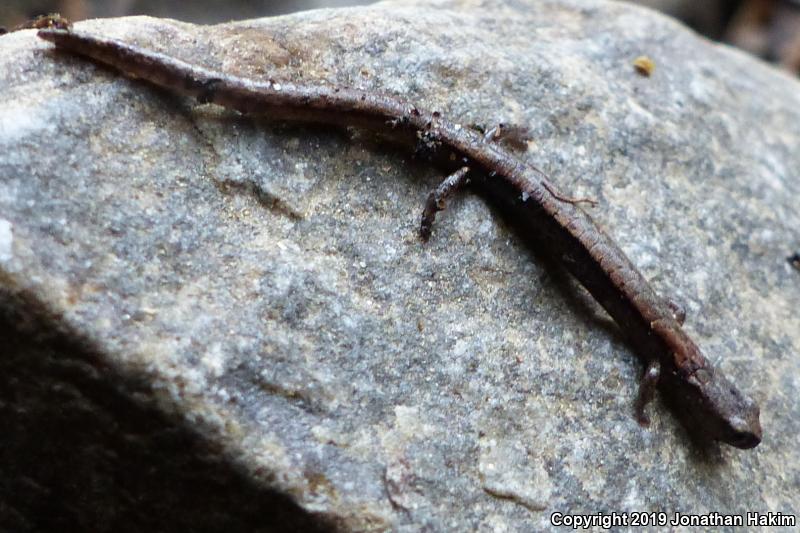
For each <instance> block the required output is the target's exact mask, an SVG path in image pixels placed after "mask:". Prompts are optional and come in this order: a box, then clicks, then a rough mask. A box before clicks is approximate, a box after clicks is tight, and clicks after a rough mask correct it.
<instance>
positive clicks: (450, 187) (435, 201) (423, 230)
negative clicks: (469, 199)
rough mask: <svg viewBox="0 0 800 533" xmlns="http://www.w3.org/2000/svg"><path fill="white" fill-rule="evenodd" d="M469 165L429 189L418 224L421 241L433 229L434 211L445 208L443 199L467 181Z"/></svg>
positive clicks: (429, 234) (428, 235)
mask: <svg viewBox="0 0 800 533" xmlns="http://www.w3.org/2000/svg"><path fill="white" fill-rule="evenodd" d="M468 174H469V167H461V168H460V169H458V170H456V171H455V172H453V173H452V174H450V175H449V176H447V177H446V178H445V179H444V180H443V181H442V182H441V183H440V184H439V186H438V187H436V188H435V189H434V190H432V191H431V193H430V194H429V195H428V200H427V201H426V202H425V209H424V210H423V211H422V222H421V223H420V225H419V234H420V237H422V240H423V241H427V240H428V239H429V238H430V236H431V232H432V231H433V221H434V220H436V213H438V212H439V211H441V210H443V209H444V208H445V201H446V200H447V199H448V198H450V197H451V196H453V195H454V194H455V193H456V192H458V191H459V190H460V189H462V188H463V187H464V186H465V185H466V184H467V182H468V180H467V175H468Z"/></svg>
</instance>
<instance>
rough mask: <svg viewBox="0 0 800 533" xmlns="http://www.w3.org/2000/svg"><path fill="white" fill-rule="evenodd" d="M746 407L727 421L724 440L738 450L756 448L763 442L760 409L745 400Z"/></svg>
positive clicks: (747, 399) (753, 403) (749, 400)
mask: <svg viewBox="0 0 800 533" xmlns="http://www.w3.org/2000/svg"><path fill="white" fill-rule="evenodd" d="M743 400H744V404H745V405H744V406H743V409H741V410H740V411H739V412H738V413H736V414H732V415H730V416H729V417H728V418H727V419H726V420H725V422H726V424H725V428H724V430H723V434H722V438H721V439H720V440H722V441H723V442H727V443H728V444H730V445H731V446H736V447H737V448H743V449H748V448H755V447H756V446H758V444H759V443H760V442H761V422H760V421H759V414H760V413H759V409H758V406H757V405H756V404H755V402H754V401H753V400H751V399H750V398H743Z"/></svg>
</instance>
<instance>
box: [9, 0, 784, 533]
mask: <svg viewBox="0 0 800 533" xmlns="http://www.w3.org/2000/svg"><path fill="white" fill-rule="evenodd" d="M78 28H79V29H81V30H83V31H88V32H93V33H97V34H102V35H106V36H112V37H117V38H121V39H125V40H127V41H131V42H136V43H139V44H141V45H143V46H147V47H149V48H153V49H157V50H160V51H163V52H166V53H169V54H171V55H175V56H177V57H180V58H182V59H184V60H186V61H190V62H192V63H197V64H202V65H205V66H207V67H211V68H215V69H219V70H223V71H226V72H231V73H235V74H239V75H243V76H251V77H257V78H267V77H272V78H276V79H303V80H314V81H317V80H320V81H326V82H329V83H336V84H342V85H348V86H356V87H360V88H365V89H375V90H380V91H383V92H387V93H390V94H398V95H403V96H405V97H407V98H409V99H411V100H413V101H416V102H419V103H420V104H421V105H424V106H425V107H428V108H434V109H438V110H441V111H442V112H444V113H445V114H446V115H447V116H448V117H450V118H451V119H453V120H456V121H460V122H462V123H465V124H469V123H480V124H488V125H491V124H495V123H498V122H511V123H515V124H520V125H523V126H526V127H528V128H529V129H530V133H531V136H532V139H533V140H532V141H531V142H530V143H529V147H528V150H527V152H526V153H524V154H523V155H522V156H521V157H523V158H524V159H526V160H527V161H529V162H531V163H533V164H536V165H537V166H539V167H540V168H543V169H544V170H545V171H547V172H548V173H550V174H551V175H552V179H553V181H554V182H556V183H557V184H558V185H559V187H560V188H561V189H562V190H565V191H568V192H570V193H571V194H574V195H579V196H591V197H594V198H596V199H597V200H598V201H599V207H598V208H595V209H594V210H593V211H592V214H593V216H594V217H595V218H596V220H598V222H599V223H600V224H601V225H603V226H604V227H606V228H607V229H608V230H609V231H610V233H611V234H612V235H613V236H614V237H615V238H616V239H617V240H618V242H619V243H620V244H621V246H622V247H623V249H624V250H625V251H626V252H627V253H628V254H629V255H630V256H631V258H632V259H633V261H634V263H635V264H637V265H638V266H639V267H640V269H641V270H642V272H643V273H644V274H645V276H646V277H648V278H650V279H652V281H653V284H654V286H655V287H656V288H657V289H658V290H659V291H660V292H662V293H664V294H669V295H671V296H673V297H674V298H675V299H677V300H678V301H681V302H683V303H684V304H685V306H686V308H687V311H688V318H687V328H688V330H689V332H690V333H691V334H692V335H693V336H694V337H695V338H696V340H697V341H698V342H699V344H700V345H701V346H702V347H703V349H704V351H705V353H706V354H707V355H708V356H709V357H710V358H711V359H712V360H713V361H714V362H716V363H717V365H718V366H719V367H721V368H723V369H724V370H725V372H726V373H727V374H728V375H729V376H730V377H731V379H732V380H733V381H734V382H736V383H737V385H738V386H739V387H740V388H742V389H743V390H746V391H748V392H749V393H750V394H752V396H753V397H754V398H756V399H757V401H758V402H759V403H760V404H761V409H762V424H763V426H764V441H763V443H762V444H761V445H760V446H759V447H758V448H756V449H754V450H752V451H745V452H743V451H740V450H735V449H733V448H730V447H727V446H719V447H714V448H712V449H698V448H697V447H696V446H695V445H693V444H692V443H691V441H690V440H689V439H688V438H687V436H686V434H685V433H684V432H683V430H682V429H681V426H680V425H679V424H678V423H677V422H676V420H675V419H674V418H673V417H672V416H671V415H670V414H669V412H668V411H666V410H665V409H664V407H663V405H661V404H660V403H659V402H656V404H655V405H654V406H653V408H652V410H651V413H652V418H653V423H652V426H651V427H650V428H649V429H643V428H640V427H639V426H638V425H637V424H636V422H635V420H634V418H633V417H632V403H633V400H634V398H635V394H636V381H637V379H638V377H639V375H640V372H641V370H642V369H641V366H640V364H639V362H638V360H637V359H636V357H635V355H634V354H633V353H632V352H631V351H630V350H629V348H628V347H627V346H626V345H625V344H624V343H623V342H622V341H621V340H620V337H619V335H618V334H617V333H616V330H615V326H614V325H613V324H612V323H610V322H609V320H608V319H607V318H606V317H605V316H604V315H603V314H602V312H601V311H599V309H598V307H597V306H596V305H595V304H594V303H593V302H592V301H591V300H590V299H589V298H588V297H587V296H586V295H585V293H583V292H582V290H581V289H579V288H578V287H576V286H575V284H574V283H572V282H570V281H569V280H567V279H565V278H564V276H563V275H562V274H560V273H559V271H558V270H557V269H553V268H552V267H550V266H547V265H546V263H544V262H542V261H540V260H539V258H538V257H536V256H535V255H533V254H531V253H530V252H529V251H528V250H527V249H526V248H525V247H524V246H523V245H522V243H521V240H520V238H519V236H518V235H515V234H514V233H513V232H511V231H509V228H507V227H506V226H504V225H503V224H501V223H500V222H498V217H497V216H496V215H497V214H496V213H493V212H492V211H491V210H490V209H489V208H487V207H486V205H485V204H484V203H483V202H482V201H481V200H480V199H479V198H476V197H472V196H463V197H459V198H457V199H455V200H454V201H452V202H451V205H450V206H449V209H448V211H446V212H445V213H444V214H443V216H442V217H441V218H440V221H439V223H438V226H437V228H436V231H435V233H434V236H433V238H432V240H431V242H430V243H428V244H427V245H422V244H421V243H420V242H419V240H418V238H417V236H416V228H417V224H418V217H419V213H420V209H421V205H422V202H423V201H424V198H425V197H426V195H427V192H428V190H429V189H430V188H431V187H432V186H433V185H434V184H435V183H437V180H438V178H439V176H438V175H437V173H436V170H435V169H433V168H431V167H430V166H428V165H426V164H424V163H422V162H419V161H414V160H413V159H410V158H409V157H408V156H407V155H405V154H401V153H397V152H395V151H393V150H392V149H390V148H385V147H382V146H380V145H375V144H374V143H372V142H370V141H369V139H365V138H363V137H359V136H358V135H353V134H351V133H348V132H342V131H338V130H333V129H330V128H324V127H304V126H296V125H292V126H286V125H276V124H271V123H269V122H268V121H266V120H257V119H253V118H242V117H237V116H234V115H233V114H231V113H228V112H224V111H221V110H219V109H216V108H214V107H213V106H208V105H205V106H202V105H197V104H195V103H192V102H188V101H185V100H183V99H180V98H176V97H174V96H172V95H169V94H167V93H164V92H161V91H157V90H154V89H152V88H150V87H148V86H146V85H144V84H142V83H137V82H133V81H129V80H125V79H122V78H120V77H118V76H116V75H115V74H113V73H111V72H108V71H105V70H102V69H98V68H96V67H95V66H92V65H90V64H87V63H85V62H83V61H81V60H78V59H73V58H69V57H64V56H60V55H55V54H53V53H52V52H51V51H50V46H49V45H48V44H47V43H45V42H42V41H39V40H38V39H36V37H35V35H34V33H33V32H32V31H25V32H18V33H13V34H9V35H6V36H4V37H0V64H1V65H2V68H0V93H2V94H3V101H2V102H0V286H2V293H0V294H2V309H3V311H2V321H1V322H2V325H1V326H0V331H1V332H2V333H1V334H2V340H3V343H4V344H3V349H4V350H6V352H7V353H4V354H2V355H0V371H1V372H0V384H2V386H0V390H6V391H9V392H7V393H3V394H2V395H0V427H3V426H4V427H5V429H4V430H3V433H4V437H3V438H4V440H5V441H7V442H5V443H4V444H6V446H4V447H2V449H1V450H0V473H2V476H0V478H2V479H0V491H2V492H1V493H0V529H3V527H2V526H3V525H4V524H6V525H8V524H11V525H13V527H14V528H15V529H16V530H25V529H37V528H41V526H42V524H45V525H48V524H49V525H52V524H57V525H61V526H64V527H65V526H67V525H75V524H77V525H82V526H84V527H85V526H86V525H87V524H91V525H93V527H94V528H95V530H104V529H106V530H112V529H113V530H125V529H126V528H128V530H131V531H134V530H141V529H142V528H143V527H145V526H148V527H149V528H151V529H158V528H164V529H169V527H166V526H165V524H167V525H172V526H175V527H177V526H181V527H188V528H195V529H203V528H204V527H207V528H208V529H213V527H214V526H215V525H219V524H228V525H229V526H233V529H236V528H241V529H242V530H257V529H259V528H261V529H274V528H280V525H281V524H283V525H284V526H286V525H287V524H289V522H288V521H290V520H294V521H296V522H295V524H294V526H295V527H300V526H297V524H304V525H305V526H308V525H309V524H311V523H316V524H318V525H320V526H321V527H323V528H328V527H339V528H342V529H348V530H381V529H386V528H391V529H396V530H407V531H415V530H419V529H420V528H428V529H432V530H454V531H459V530H460V531H468V530H475V529H479V530H489V531H530V530H541V529H543V528H548V527H549V525H550V516H551V513H553V512H563V513H578V512H581V513H595V512H605V513H610V512H611V511H618V512H634V511H664V512H667V513H673V512H681V513H708V512H713V511H716V512H719V513H735V514H742V513H745V512H747V511H762V512H766V511H772V512H783V513H793V512H794V513H796V512H797V510H798V509H800V496H798V495H800V476H799V475H798V472H799V471H800V470H798V466H799V464H798V463H799V462H800V461H799V460H798V459H799V457H800V456H799V455H798V454H799V453H800V452H798V446H797V444H798V442H797V435H798V433H799V432H800V417H798V412H799V410H800V405H799V403H798V402H799V400H798V397H799V396H800V395H799V394H798V380H797V376H798V375H800V354H799V353H798V352H800V314H798V312H797V302H798V301H800V272H797V271H795V270H793V269H792V268H791V267H790V265H789V264H788V263H787V261H786V257H787V256H788V255H790V254H791V253H792V252H794V251H796V250H797V249H798V248H800V241H798V240H797V239H798V237H797V228H798V227H800V211H798V209H797V204H796V202H797V198H798V196H799V195H800V180H798V179H797V169H799V168H800V150H797V146H799V145H800V85H798V82H797V81H796V80H794V79H791V78H789V77H787V76H785V75H783V74H781V73H779V72H778V71H776V70H774V69H772V68H770V67H768V66H765V65H763V64H761V63H759V62H758V61H756V60H754V59H751V58H749V57H747V56H745V55H743V54H741V53H737V52H735V51H732V50H730V49H727V48H725V47H721V46H716V45H714V44H712V43H710V42H708V41H705V40H704V39H702V38H699V37H697V36H696V35H694V34H693V33H691V32H690V31H688V30H686V29H685V28H683V27H682V26H680V25H679V24H677V23H675V22H673V21H671V20H669V19H667V18H665V17H663V16H660V15H658V14H656V13H654V12H651V11H648V10H645V9H642V8H636V7H633V6H629V5H625V4H617V3H609V2H601V1H589V0H586V1H577V0H573V1H567V0H563V1H548V2H539V1H534V0H519V1H511V0H509V1H506V2H490V1H484V2H481V1H472V0H460V1H456V0H454V1H437V2H428V1H425V2H422V1H420V2H413V1H405V2H388V3H382V4H378V5H375V6H371V7H363V8H354V9H342V10H324V11H315V12H307V13H301V14H297V15H292V16H288V17H280V18H274V19H261V20H252V21H245V22H237V23H230V24H224V25H219V26H213V27H197V26H192V25H187V24H182V23H177V22H174V21H168V20H155V19H148V18H128V19H117V20H96V21H90V22H85V23H80V24H78ZM639 55H647V56H649V57H651V58H652V59H654V61H655V63H656V69H655V71H654V72H653V75H652V76H651V77H649V78H646V77H642V76H640V75H638V74H637V73H636V72H635V70H634V69H633V67H632V61H633V59H634V58H636V57H637V56H639ZM292 501H293V502H296V505H295V504H293V503H291V502H292ZM43 509H44V510H47V512H48V513H49V514H47V513H46V516H49V518H47V519H45V518H42V515H41V512H42V510H43ZM278 512H281V513H283V514H280V515H279V514H276V513H278ZM47 520H50V522H48V521H47Z"/></svg>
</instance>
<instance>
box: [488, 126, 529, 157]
mask: <svg viewBox="0 0 800 533" xmlns="http://www.w3.org/2000/svg"><path fill="white" fill-rule="evenodd" d="M530 139H531V136H530V132H529V131H528V128H525V127H523V126H517V125H515V124H505V123H503V122H501V123H500V124H498V125H497V126H495V127H493V128H491V129H490V130H488V131H486V132H484V134H483V140H484V141H486V142H500V143H501V144H504V145H505V146H507V147H509V148H511V149H513V150H516V151H518V152H524V151H526V150H527V149H528V141H529V140H530Z"/></svg>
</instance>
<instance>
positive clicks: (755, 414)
mask: <svg viewBox="0 0 800 533" xmlns="http://www.w3.org/2000/svg"><path fill="white" fill-rule="evenodd" d="M39 36H40V37H41V38H43V39H45V40H47V41H50V42H52V43H54V44H55V46H56V48H57V49H58V50H62V51H64V52H69V53H71V54H75V55H79V56H83V57H86V58H88V59H90V60H92V61H94V62H96V63H99V64H101V65H105V66H107V67H111V68H114V69H116V70H118V71H120V72H121V73H123V74H124V75H125V76H128V77H131V78H137V79H142V80H145V81H147V82H149V83H151V84H154V85H156V86H159V87H162V88H165V89H167V90H169V91H172V92H175V93H178V94H181V95H184V96H187V97H192V98H195V99H197V100H198V101H199V102H202V103H213V104H217V105H220V106H223V107H225V108H228V109H232V110H235V111H238V112H240V113H243V114H258V115H263V116H265V117H269V118H271V119H275V120H290V121H303V122H315V123H324V124H331V125H337V126H346V127H360V128H367V129H370V130H373V131H376V132H378V133H380V134H382V135H383V136H385V137H388V138H389V139H390V140H392V141H397V142H403V143H404V144H407V145H411V146H415V147H416V148H417V150H421V151H423V152H426V153H428V154H429V155H431V156H432V158H434V159H435V160H436V162H437V163H438V164H440V165H442V166H444V167H445V168H446V169H447V170H448V172H450V173H451V175H450V176H449V177H448V178H447V179H446V180H445V181H444V182H442V184H441V185H440V186H439V187H438V188H437V189H436V190H435V191H433V192H432V193H431V196H430V197H429V199H428V202H427V204H426V206H425V210H424V214H423V221H422V225H421V228H420V231H421V234H422V236H423V238H427V237H428V236H429V235H430V231H431V226H432V224H433V220H434V217H435V215H436V212H437V211H440V210H441V209H442V208H443V207H444V200H445V199H446V198H447V197H448V196H449V195H451V194H453V193H454V192H455V191H456V190H458V189H460V188H462V187H464V186H465V185H469V186H470V187H471V188H472V189H474V190H475V191H476V192H478V193H479V194H481V195H482V196H484V197H485V198H487V199H488V200H489V201H490V202H493V203H496V204H499V205H500V206H501V209H502V211H503V212H504V213H505V214H508V215H511V216H512V217H513V219H514V221H515V223H516V224H517V225H520V226H522V228H523V229H524V230H525V231H526V232H530V233H531V234H532V235H533V236H534V239H535V240H536V241H537V242H538V243H540V244H541V245H542V246H543V247H544V248H545V249H546V250H547V251H548V252H549V253H550V254H552V256H553V257H554V258H555V259H557V260H558V261H559V262H560V263H561V264H562V265H563V266H564V267H565V268H566V269H567V271H569V272H570V273H571V274H572V275H573V276H574V277H575V278H576V279H577V280H578V281H579V282H580V283H581V284H582V285H583V286H584V287H585V288H586V289H587V290H588V291H589V293H591V294H592V296H593V297H594V298H595V299H596V300H597V301H598V302H599V303H600V305H602V306H603V308H605V310H606V311H607V312H608V313H609V314H610V315H611V317H612V318H613V319H614V320H615V321H616V322H617V324H618V325H619V327H620V328H621V330H622V331H623V333H624V334H625V335H626V336H627V338H628V340H629V342H630V343H631V344H632V345H633V347H634V348H635V349H636V352H637V353H638V354H639V356H640V358H641V359H642V360H643V362H644V363H645V367H646V370H645V373H644V378H643V379H642V384H641V388H640V395H639V400H638V401H637V412H638V417H639V420H640V422H641V423H642V424H647V418H646V417H645V415H644V412H643V409H644V406H645V405H646V404H647V402H648V401H649V400H650V399H651V397H652V394H653V391H654V389H655V388H656V386H657V387H658V389H659V390H660V391H661V393H662V395H663V396H664V398H665V399H666V400H667V404H668V405H669V406H670V407H671V408H672V410H673V411H674V412H675V413H676V415H677V416H678V418H679V419H680V420H681V421H682V422H683V423H684V424H685V425H686V427H687V428H688V429H689V430H690V431H692V432H693V433H695V434H697V435H700V436H701V437H704V438H706V439H715V440H719V441H723V442H726V443H728V444H730V445H732V446H736V447H739V448H752V447H754V446H756V445H758V443H759V442H760V441H761V425H760V422H759V408H758V406H757V405H756V403H755V402H754V401H753V400H752V399H750V398H749V397H747V396H746V395H744V394H742V393H741V392H739V391H738V390H737V389H736V388H735V387H734V386H733V384H732V383H731V382H730V381H728V379H727V378H726V377H725V376H724V375H723V374H722V372H720V371H719V370H717V369H714V368H713V367H712V365H711V363H710V362H709V361H708V360H707V359H706V358H705V357H704V356H703V355H702V354H701V352H700V350H699V348H698V347H697V345H695V343H694V342H692V340H691V339H690V338H689V337H688V336H687V335H686V333H685V332H684V331H683V329H682V327H681V326H682V323H683V317H682V313H679V312H676V307H675V306H674V305H672V304H671V303H670V302H669V301H667V300H665V299H664V298H662V297H660V296H658V295H657V294H656V293H655V291H654V290H653V289H652V288H651V287H650V285H649V284H648V282H647V281H646V280H645V279H644V277H643V276H642V275H641V274H640V273H639V271H638V270H637V269H636V267H634V265H633V264H632V263H631V261H630V260H629V259H628V258H627V257H626V255H625V254H624V253H623V251H622V250H621V249H620V248H619V246H618V245H617V244H616V243H615V242H614V241H613V240H612V239H611V238H610V237H609V236H608V235H607V234H606V233H605V232H604V231H603V230H602V229H600V228H599V227H598V226H597V225H596V224H595V223H594V222H593V221H592V219H591V218H590V217H589V215H587V214H586V213H585V212H584V211H583V210H582V209H581V208H580V207H579V206H578V205H577V203H578V202H579V201H580V200H575V199H572V198H568V197H565V196H563V195H561V194H560V193H558V192H557V191H556V189H555V187H554V186H553V185H552V184H551V183H550V182H549V181H547V179H546V178H545V177H544V175H543V174H542V173H541V172H539V171H537V170H536V169H535V168H534V167H532V166H530V165H529V164H527V163H525V162H523V161H522V160H520V159H518V158H517V157H516V156H514V155H512V154H511V153H510V152H509V151H508V150H506V149H504V148H503V147H502V146H500V145H499V144H498V143H497V142H495V140H494V139H493V137H494V135H481V134H480V133H479V132H478V131H475V130H474V129H471V128H468V127H464V126H461V125H459V124H455V123H453V122H450V121H448V120H446V119H444V118H443V117H442V116H441V115H440V114H439V113H438V112H435V111H433V112H432V111H427V110H425V109H422V108H420V107H417V106H415V105H412V104H410V103H408V102H406V101H404V100H403V99H401V98H396V97H391V96H386V95H381V94H377V93H375V92H365V91H359V90H355V89H349V88H339V87H330V86H324V85H305V84H298V83H284V82H276V81H274V80H269V81H254V80H250V79H244V78H240V77H236V76H231V75H227V74H224V73H221V72H215V71H211V70H207V69H204V68H201V67H197V66H194V65H190V64H188V63H185V62H183V61H180V60H178V59H175V58H172V57H169V56H167V55H164V54H161V53H156V52H152V51H148V50H146V49H142V48H139V47H136V46H132V45H129V44H126V43H124V42H121V41H118V40H113V39H104V38H100V37H94V36H91V35H87V34H83V33H79V32H73V31H67V30H59V29H45V30H41V31H39Z"/></svg>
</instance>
